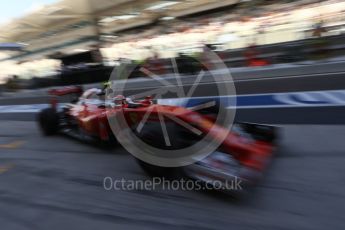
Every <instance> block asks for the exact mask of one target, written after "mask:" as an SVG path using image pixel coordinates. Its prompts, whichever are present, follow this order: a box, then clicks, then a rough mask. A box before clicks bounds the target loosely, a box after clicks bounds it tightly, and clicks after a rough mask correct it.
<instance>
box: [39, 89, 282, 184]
mask: <svg viewBox="0 0 345 230" xmlns="http://www.w3.org/2000/svg"><path fill="white" fill-rule="evenodd" d="M50 94H51V95H53V99H52V102H51V107H50V108H47V109H44V110H42V111H41V112H40V113H39V116H38V121H39V124H40V127H41V130H42V132H43V134H45V135H53V134H56V133H58V132H62V133H64V134H68V135H70V136H73V137H77V138H79V139H82V140H97V141H101V142H108V143H109V142H110V143H114V142H116V135H114V134H113V132H112V129H111V127H110V125H109V120H108V118H109V117H113V116H117V115H119V114H120V113H121V114H123V115H124V117H125V119H126V122H127V123H128V127H132V128H133V131H135V127H137V126H138V123H139V122H140V121H141V120H142V119H143V118H144V116H145V114H147V111H148V110H150V111H151V113H150V116H149V118H148V119H147V120H148V121H149V122H148V123H149V124H150V125H147V127H146V125H145V127H146V128H145V127H144V129H143V130H142V132H140V134H139V133H138V134H137V136H138V137H140V138H141V139H142V140H143V141H144V142H145V143H148V144H150V145H153V146H155V147H157V148H162V149H164V148H165V147H166V146H165V145H164V144H163V143H164V138H163V135H162V133H161V131H162V130H161V129H160V128H157V127H156V126H157V125H158V124H159V119H158V117H159V116H158V115H157V113H158V112H159V113H163V114H164V115H166V116H167V117H178V118H179V119H181V120H182V121H184V122H186V123H188V124H191V125H192V126H193V127H195V128H197V129H199V130H201V131H203V132H205V133H207V132H210V133H211V136H212V135H213V136H215V137H216V136H217V133H212V132H214V131H210V127H211V126H212V125H216V124H214V120H213V118H212V116H211V115H210V114H205V113H201V112H195V111H192V110H189V109H187V108H184V107H180V106H171V105H170V106H168V105H159V104H155V103H154V102H153V100H152V99H151V98H150V97H147V98H145V99H143V100H138V101H135V102H133V101H132V100H130V99H126V98H125V97H123V96H116V97H114V98H113V99H111V100H110V101H109V100H108V101H106V100H105V99H104V92H103V91H102V90H100V89H90V90H87V91H85V92H82V89H81V88H79V87H66V88H63V89H59V90H52V91H50ZM65 95H75V96H76V97H77V98H76V99H74V100H73V102H72V103H68V104H64V105H63V106H58V104H57V102H56V97H58V96H65ZM107 104H110V105H111V106H110V107H108V106H107ZM109 108H110V109H109ZM133 118H135V119H133ZM167 127H168V130H169V131H171V132H173V135H170V136H171V137H172V140H171V146H169V148H181V147H185V146H188V145H190V144H191V143H193V141H196V140H198V138H199V137H195V134H193V133H192V132H190V131H189V130H186V129H185V127H183V126H181V125H179V124H176V123H174V122H170V124H168V125H167ZM216 130H218V131H217V132H223V131H224V132H225V130H224V128H222V127H218V128H217V129H216ZM275 139H276V129H275V128H274V127H271V126H266V125H257V124H247V123H239V124H235V125H234V126H233V128H232V130H231V131H230V132H229V131H227V136H226V138H225V140H224V141H222V144H221V145H220V146H219V148H218V150H216V151H215V152H214V153H212V154H210V155H209V156H208V157H207V158H205V159H203V160H201V161H199V162H197V163H194V164H192V165H189V166H185V167H183V168H167V167H160V166H155V165H152V164H149V163H146V162H143V161H140V160H138V161H139V163H140V165H141V166H142V167H143V169H144V170H145V171H146V172H148V173H150V174H152V175H157V174H158V175H168V174H173V173H176V171H179V173H180V172H183V174H184V175H187V176H188V177H190V178H194V179H196V180H198V181H202V182H203V183H205V184H213V182H215V181H217V182H218V189H220V188H221V189H225V190H228V189H230V188H228V187H227V186H226V185H227V183H228V181H229V180H234V178H235V179H236V180H242V181H244V184H254V183H256V182H257V181H258V179H259V178H260V177H261V175H262V174H263V172H264V171H265V169H266V168H267V166H268V163H269V162H270V160H271V158H272V156H273V152H274V149H275Z"/></svg>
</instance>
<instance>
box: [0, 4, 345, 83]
mask: <svg viewBox="0 0 345 230" xmlns="http://www.w3.org/2000/svg"><path fill="white" fill-rule="evenodd" d="M253 2H271V3H270V4H262V5H261V6H260V8H259V7H256V8H254V9H253V7H251V6H250V5H251V4H252V3H253ZM279 2H284V1H268V0H266V1H265V0H251V1H248V0H222V1H219V0H140V1H136V0H60V1H58V2H56V3H55V4H51V5H47V6H45V7H42V8H41V9H38V10H35V11H33V12H31V13H29V14H27V15H24V16H23V17H21V18H17V19H13V20H12V21H11V22H10V23H8V24H6V25H2V26H1V27H0V34H1V35H0V43H9V42H11V43H18V44H21V45H23V46H24V48H23V49H22V50H21V51H18V52H13V51H12V52H5V53H4V52H2V53H0V59H1V60H0V68H2V73H0V80H1V79H3V78H4V77H5V75H7V76H11V75H12V76H13V75H16V76H20V77H24V78H30V77H33V76H35V77H40V76H47V75H52V74H55V73H56V69H57V68H58V66H59V65H60V63H59V62H58V61H56V60H52V59H51V57H54V56H56V54H59V55H60V56H61V54H65V55H73V54H76V53H82V52H86V51H90V50H93V49H98V48H100V50H101V51H102V54H103V57H104V59H105V60H110V61H111V60H116V59H119V58H127V59H132V60H140V59H145V58H148V57H150V56H152V55H153V53H157V54H159V56H160V57H163V58H164V57H170V56H174V55H176V53H179V52H180V51H181V50H183V49H189V50H190V51H191V52H193V51H195V50H194V48H195V47H198V46H199V47H200V45H201V44H205V43H208V44H221V45H222V47H221V48H222V49H224V50H226V49H238V48H243V47H246V46H248V45H251V44H253V43H256V44H259V45H265V44H274V43H281V42H290V41H297V40H301V39H304V38H306V37H307V36H310V34H311V32H310V31H311V30H312V29H313V26H314V24H315V22H316V21H317V20H320V17H321V18H322V20H323V21H324V23H325V26H329V27H332V28H334V29H332V30H328V31H327V33H328V34H330V35H336V34H341V33H343V32H344V31H345V26H344V22H345V18H344V15H345V14H344V12H345V3H344V2H343V1H338V0H328V1H323V3H320V1H317V0H303V1H302V0H301V1H287V2H291V3H284V4H285V5H284V9H286V11H281V7H282V6H281V5H279V4H280V3H279ZM285 2H286V1H285ZM308 4H309V5H308ZM234 6H237V7H236V8H235V7H234ZM234 8H235V9H236V10H233V9H234ZM212 11H214V12H212ZM205 12H209V14H208V16H205V14H206V13H205ZM321 14H322V15H321Z"/></svg>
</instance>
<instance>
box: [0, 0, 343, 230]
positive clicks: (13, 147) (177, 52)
mask: <svg viewBox="0 0 345 230" xmlns="http://www.w3.org/2000/svg"><path fill="white" fill-rule="evenodd" d="M0 12H1V14H0V22H1V24H0V127H1V129H0V204H1V205H0V222H1V229H4V230H7V229H11V230H12V229H15V230H16V229H35V230H36V229H61V228H62V227H63V228H65V229H84V230H85V229H110V228H112V229H162V228H163V227H164V228H166V229H194V228H198V229H231V228H233V229H313V230H315V229H326V228H330V229H343V227H344V223H345V222H344V218H343V213H344V211H345V209H344V207H345V194H344V191H345V189H344V188H345V183H344V181H345V177H344V175H345V170H344V164H345V157H344V153H345V151H344V150H345V143H344V137H345V129H344V124H345V116H344V114H345V39H344V38H345V1H340V0H326V1H319V0H294V1H293V0H281V1H277V0H276V1H273V0H222V1H218V0H169V1H168V0H166V1H162V0H140V1H133V0H60V1H59V0H33V1H30V0H21V1H16V0H12V1H3V2H2V3H1V9H0ZM206 50H212V51H213V52H215V53H216V54H217V55H218V56H219V58H220V59H219V60H210V61H209V63H206V65H208V67H211V69H212V66H213V65H214V64H217V63H218V62H221V63H224V64H225V66H223V68H226V69H228V70H230V72H231V74H232V79H226V81H231V82H234V84H235V87H236V91H237V114H236V121H244V122H252V123H261V124H274V125H277V126H279V127H280V131H281V132H280V135H279V147H278V149H277V153H276V155H275V158H274V160H273V162H272V167H271V168H270V170H269V172H268V173H267V175H266V177H265V179H264V180H263V181H262V184H260V185H259V186H258V188H256V189H255V191H253V192H252V193H250V195H249V196H248V197H247V198H246V199H245V200H242V201H235V200H232V199H229V198H228V196H226V195H225V196H223V195H221V194H219V193H212V192H211V193H208V192H200V191H199V192H197V191H164V190H159V189H158V190H155V191H112V192H107V191H105V190H104V189H103V185H102V181H103V178H104V177H106V176H111V177H113V178H118V179H121V178H126V179H135V180H138V179H147V177H146V176H145V174H144V173H143V172H142V171H141V170H140V169H139V167H138V166H137V165H136V164H135V162H134V160H133V159H132V158H131V157H130V155H129V154H128V153H126V152H125V150H124V149H122V148H121V147H118V148H117V149H116V150H115V153H114V154H109V151H108V150H104V149H100V148H97V147H95V146H89V145H84V144H82V143H80V142H77V141H74V140H70V139H67V138H64V137H61V136H55V137H49V138H43V137H42V136H41V135H40V133H39V130H38V127H37V125H36V122H35V120H36V116H37V112H39V111H40V110H41V109H42V108H45V107H47V106H48V102H49V99H50V98H49V96H48V95H47V92H48V91H49V90H50V89H52V88H57V87H58V88H59V87H63V86H67V85H83V87H84V88H85V89H87V88H93V87H102V83H104V82H106V81H108V79H109V77H110V75H111V73H112V72H113V73H114V74H115V76H116V77H117V78H118V79H119V82H121V79H123V78H124V79H127V78H128V79H129V81H128V83H127V85H126V86H127V88H126V89H125V94H130V93H142V92H145V91H146V90H148V89H152V88H159V87H161V85H160V84H158V83H157V81H155V80H152V79H150V78H148V77H147V76H145V74H143V73H142V72H141V71H140V69H139V68H138V67H137V66H139V67H140V66H144V67H145V68H146V69H148V70H150V71H152V72H153V73H155V74H156V75H158V76H160V77H162V78H164V79H166V80H167V81H169V82H171V80H172V79H173V77H174V74H175V73H174V65H173V62H172V61H171V60H172V59H171V58H175V59H176V63H177V67H178V70H179V73H180V74H181V76H182V77H181V81H182V84H183V86H184V87H185V88H188V87H191V86H192V85H193V84H194V83H195V81H196V78H197V74H198V73H199V71H200V70H201V69H202V67H201V66H200V65H199V64H198V63H197V61H196V60H198V59H199V60H200V59H201V60H202V59H203V58H204V54H205V51H206ZM126 70H133V71H130V72H128V71H126ZM217 71H218V72H217V74H220V75H222V74H223V73H224V69H217ZM214 81H217V79H216V78H215V79H210V78H209V77H208V76H205V78H204V79H202V81H201V82H200V84H199V85H198V89H197V90H196V95H195V96H216V95H218V94H217V92H216V90H215V84H214ZM217 83H219V82H217ZM223 96H229V95H223ZM167 98H173V96H172V95H167ZM62 102H66V101H62ZM176 138H178V137H176Z"/></svg>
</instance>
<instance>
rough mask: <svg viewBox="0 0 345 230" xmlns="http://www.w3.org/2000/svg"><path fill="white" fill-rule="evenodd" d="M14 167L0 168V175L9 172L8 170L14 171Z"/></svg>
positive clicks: (5, 166)
mask: <svg viewBox="0 0 345 230" xmlns="http://www.w3.org/2000/svg"><path fill="white" fill-rule="evenodd" d="M13 167H14V166H13V165H2V166H0V174H3V173H5V172H7V171H8V170H10V169H12V168H13Z"/></svg>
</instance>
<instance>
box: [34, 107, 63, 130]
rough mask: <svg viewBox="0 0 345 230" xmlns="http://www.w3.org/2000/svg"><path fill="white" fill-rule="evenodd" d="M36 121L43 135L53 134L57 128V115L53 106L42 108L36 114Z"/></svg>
mask: <svg viewBox="0 0 345 230" xmlns="http://www.w3.org/2000/svg"><path fill="white" fill-rule="evenodd" d="M38 122H39V125H40V128H41V130H42V133H43V135H45V136H51V135H54V134H56V133H57V132H58V130H59V115H58V113H57V112H56V110H55V109H53V108H47V109H44V110H42V111H41V112H40V113H39V114H38Z"/></svg>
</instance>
